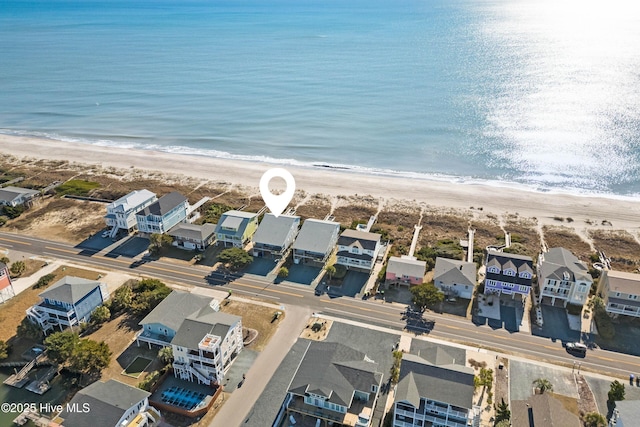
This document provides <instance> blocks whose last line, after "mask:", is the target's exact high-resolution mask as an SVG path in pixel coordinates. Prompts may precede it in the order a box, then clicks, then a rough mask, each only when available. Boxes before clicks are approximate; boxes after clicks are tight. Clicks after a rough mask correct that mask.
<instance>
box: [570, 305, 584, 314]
mask: <svg viewBox="0 0 640 427" xmlns="http://www.w3.org/2000/svg"><path fill="white" fill-rule="evenodd" d="M567 313H569V314H574V315H579V314H581V313H582V306H581V305H576V304H567Z"/></svg>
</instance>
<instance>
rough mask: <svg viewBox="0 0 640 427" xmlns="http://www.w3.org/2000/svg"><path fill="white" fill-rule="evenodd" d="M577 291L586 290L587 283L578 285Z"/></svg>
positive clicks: (582, 291)
mask: <svg viewBox="0 0 640 427" xmlns="http://www.w3.org/2000/svg"><path fill="white" fill-rule="evenodd" d="M578 292H580V293H584V292H587V285H580V286H578Z"/></svg>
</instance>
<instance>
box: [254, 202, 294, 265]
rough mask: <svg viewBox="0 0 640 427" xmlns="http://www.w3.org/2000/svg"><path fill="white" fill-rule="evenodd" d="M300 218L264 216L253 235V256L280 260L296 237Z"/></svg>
mask: <svg viewBox="0 0 640 427" xmlns="http://www.w3.org/2000/svg"><path fill="white" fill-rule="evenodd" d="M299 228H300V217H299V216H291V215H280V216H278V217H276V216H274V215H273V214H270V213H268V214H266V215H265V216H264V218H262V222H261V223H260V225H259V226H258V230H257V231H256V234H254V235H253V239H252V240H253V256H255V257H268V258H275V259H279V258H282V257H283V256H284V255H285V254H286V253H287V251H288V250H289V248H290V247H291V245H292V244H293V241H294V240H295V238H296V236H297V235H298V230H299Z"/></svg>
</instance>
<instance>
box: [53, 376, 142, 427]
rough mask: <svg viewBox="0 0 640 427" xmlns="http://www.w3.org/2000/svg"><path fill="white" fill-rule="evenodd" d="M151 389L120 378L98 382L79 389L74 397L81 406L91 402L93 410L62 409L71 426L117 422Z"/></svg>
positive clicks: (63, 416)
mask: <svg viewBox="0 0 640 427" xmlns="http://www.w3.org/2000/svg"><path fill="white" fill-rule="evenodd" d="M150 395H151V393H149V392H146V391H144V390H141V389H139V388H137V387H132V386H130V385H127V384H123V383H121V382H119V381H115V380H109V381H107V382H101V381H98V382H95V383H93V384H91V385H89V386H87V387H86V388H84V389H82V390H80V391H78V393H76V395H75V396H74V397H73V399H71V402H70V403H71V404H74V403H77V404H78V405H79V407H80V408H82V407H83V406H82V405H83V404H85V403H87V404H89V407H90V408H91V412H89V413H83V412H67V411H66V410H65V411H63V412H62V414H61V417H62V418H63V419H64V425H65V426H68V427H95V426H96V425H101V426H115V425H116V423H117V422H118V421H119V420H120V418H121V417H122V415H124V413H125V411H126V410H128V409H129V408H131V407H132V406H134V405H136V404H138V403H139V402H141V401H143V400H144V399H146V398H147V397H149V396H150Z"/></svg>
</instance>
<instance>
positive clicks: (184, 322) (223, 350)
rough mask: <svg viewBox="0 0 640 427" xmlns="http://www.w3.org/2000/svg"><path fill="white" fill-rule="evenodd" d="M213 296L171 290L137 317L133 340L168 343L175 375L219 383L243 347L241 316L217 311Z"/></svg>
mask: <svg viewBox="0 0 640 427" xmlns="http://www.w3.org/2000/svg"><path fill="white" fill-rule="evenodd" d="M219 307H220V305H219V303H218V301H217V300H215V299H213V300H212V299H211V298H209V297H205V296H202V295H196V294H191V293H187V292H179V291H173V292H171V294H169V296H167V298H165V299H164V300H163V301H162V302H161V303H160V304H158V306H157V307H156V308H154V309H153V310H152V311H151V313H149V314H148V315H147V316H146V317H145V318H144V319H142V320H141V321H140V325H142V330H141V331H140V332H139V333H138V335H137V336H136V342H137V344H138V345H140V343H141V342H144V343H147V345H148V346H149V348H151V346H152V345H155V346H159V347H168V346H171V348H172V350H173V358H174V362H173V373H174V375H175V376H176V378H181V379H183V380H188V381H193V382H197V383H198V384H205V385H213V384H215V383H216V382H217V383H220V382H221V381H222V380H223V379H224V375H225V373H226V372H227V370H228V368H229V367H230V366H231V363H232V362H233V361H234V360H235V358H236V356H237V355H238V354H239V353H240V352H241V351H242V349H243V346H244V345H243V340H242V318H241V317H238V316H234V315H231V314H226V313H221V312H219V311H218V310H219Z"/></svg>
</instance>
